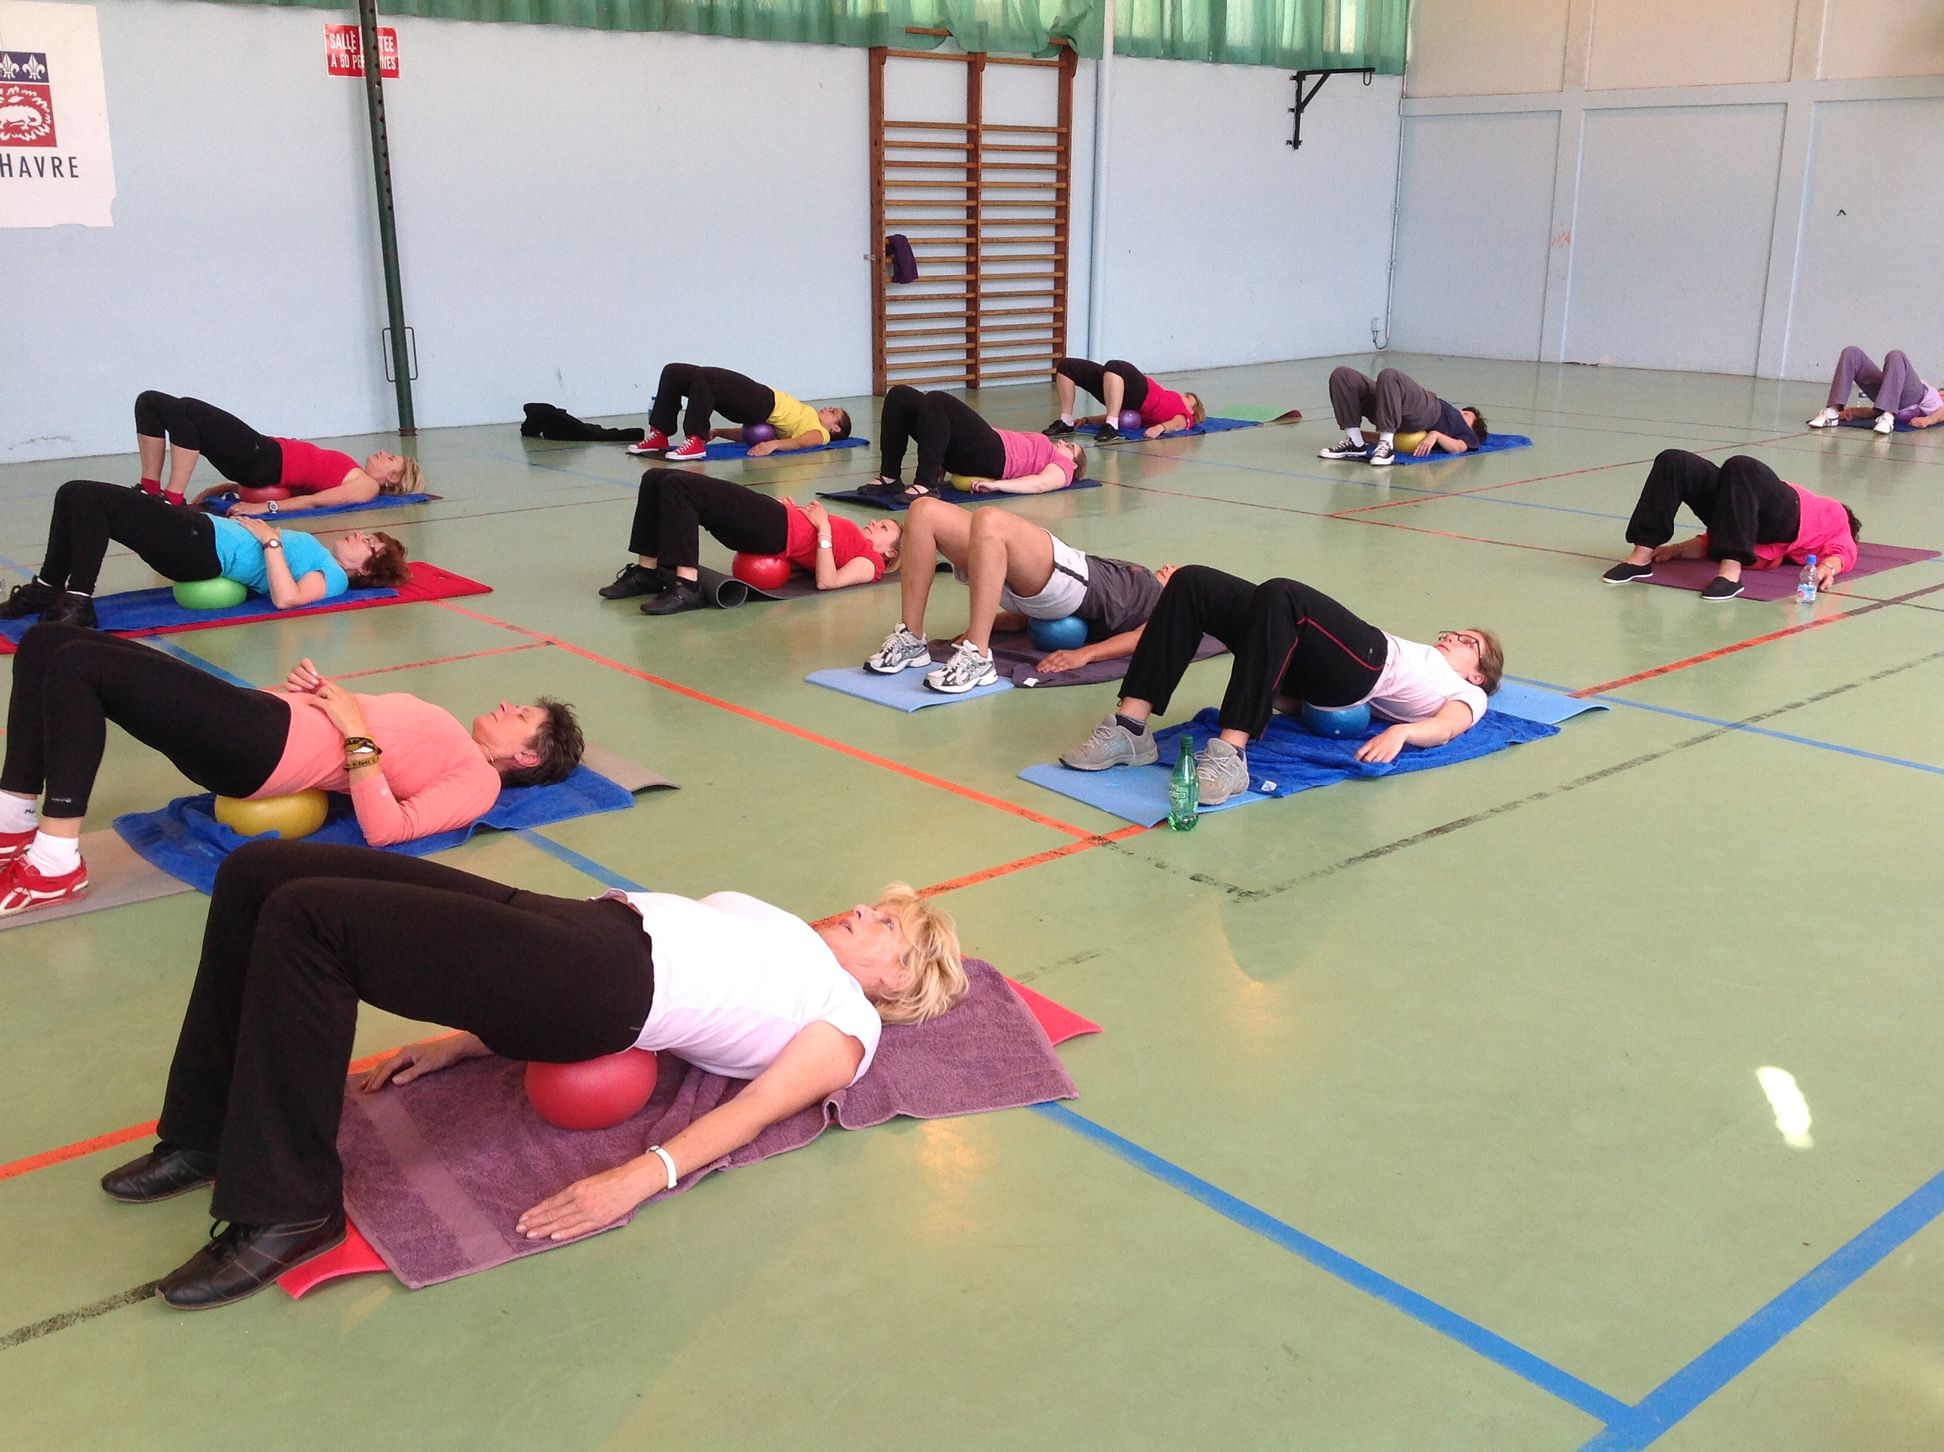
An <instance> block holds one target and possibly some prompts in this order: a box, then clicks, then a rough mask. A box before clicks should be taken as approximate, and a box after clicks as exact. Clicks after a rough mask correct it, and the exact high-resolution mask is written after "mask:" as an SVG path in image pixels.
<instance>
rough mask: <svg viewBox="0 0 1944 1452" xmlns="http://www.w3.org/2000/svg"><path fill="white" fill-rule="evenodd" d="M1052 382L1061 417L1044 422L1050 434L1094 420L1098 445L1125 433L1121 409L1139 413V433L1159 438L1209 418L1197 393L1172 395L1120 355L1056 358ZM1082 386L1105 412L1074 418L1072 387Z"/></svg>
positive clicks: (1050, 435) (1173, 393)
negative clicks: (1101, 358)
mask: <svg viewBox="0 0 1944 1452" xmlns="http://www.w3.org/2000/svg"><path fill="white" fill-rule="evenodd" d="M1053 386H1054V387H1055V388H1056V389H1058V390H1059V393H1060V416H1059V417H1058V418H1057V419H1055V420H1054V421H1053V422H1052V423H1050V424H1048V425H1047V426H1046V433H1047V436H1048V437H1049V438H1058V437H1060V436H1061V435H1062V434H1070V433H1072V432H1073V431H1074V429H1075V428H1077V427H1078V426H1079V425H1081V424H1096V425H1098V427H1097V428H1096V429H1095V430H1094V438H1095V440H1096V441H1097V442H1099V443H1103V444H1112V443H1118V442H1119V441H1120V440H1121V439H1124V438H1126V437H1127V435H1126V434H1124V433H1122V432H1121V431H1120V429H1119V428H1118V427H1116V425H1117V424H1118V423H1119V421H1120V416H1121V414H1122V413H1123V412H1126V411H1128V410H1132V411H1133V412H1135V413H1138V414H1139V415H1140V416H1141V437H1143V438H1148V439H1158V438H1160V437H1161V435H1163V434H1171V433H1175V432H1177V431H1179V430H1181V429H1191V428H1198V427H1200V426H1201V424H1202V423H1203V421H1205V420H1206V419H1207V418H1208V410H1207V409H1205V408H1203V407H1202V401H1201V395H1200V394H1198V393H1176V392H1175V391H1174V390H1173V389H1171V388H1163V387H1162V386H1161V384H1159V383H1158V382H1156V381H1155V380H1154V379H1152V378H1150V377H1148V375H1147V374H1145V373H1143V372H1142V371H1141V370H1140V369H1138V368H1136V367H1135V366H1134V365H1133V364H1132V363H1129V362H1128V361H1127V360H1126V359H1125V358H1109V359H1108V360H1107V361H1106V362H1105V363H1095V362H1093V361H1092V360H1091V359H1087V358H1061V359H1060V360H1058V361H1057V362H1056V363H1054V365H1053ZM1076 388H1084V389H1086V390H1087V392H1088V393H1090V394H1092V395H1093V396H1094V397H1095V398H1097V399H1099V400H1100V401H1101V403H1103V404H1104V405H1106V408H1107V412H1105V413H1104V414H1094V415H1092V416H1090V417H1087V418H1076V417H1075V416H1074V412H1073V399H1074V390H1075V389H1076Z"/></svg>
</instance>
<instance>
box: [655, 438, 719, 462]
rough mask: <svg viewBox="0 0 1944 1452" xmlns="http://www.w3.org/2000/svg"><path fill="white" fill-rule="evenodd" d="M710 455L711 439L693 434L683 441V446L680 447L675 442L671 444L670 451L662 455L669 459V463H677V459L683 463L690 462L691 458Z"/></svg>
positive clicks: (703, 457) (701, 457) (702, 457)
mask: <svg viewBox="0 0 1944 1452" xmlns="http://www.w3.org/2000/svg"><path fill="white" fill-rule="evenodd" d="M708 455H709V441H708V440H707V439H698V438H696V437H695V436H694V435H692V434H691V435H690V436H689V437H688V438H687V439H685V440H684V441H683V443H682V447H681V448H679V449H678V448H676V447H675V446H674V445H673V444H671V445H670V446H669V449H668V452H667V453H666V454H664V455H662V457H663V458H664V459H667V460H668V462H669V463H671V464H673V463H676V462H677V461H680V462H682V463H688V462H689V461H690V460H693V459H705V458H707V457H708Z"/></svg>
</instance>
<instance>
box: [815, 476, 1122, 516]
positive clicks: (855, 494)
mask: <svg viewBox="0 0 1944 1452" xmlns="http://www.w3.org/2000/svg"><path fill="white" fill-rule="evenodd" d="M1099 487H1100V481H1099V480H1098V479H1075V480H1074V481H1073V482H1072V483H1071V484H1069V485H1067V487H1066V488H1065V489H1048V490H1047V491H1045V493H1043V494H999V493H993V494H973V493H971V492H970V491H968V490H964V489H949V488H948V489H934V490H933V491H932V492H931V494H929V495H928V496H926V497H928V498H931V499H943V500H944V501H945V502H946V503H947V504H996V503H1001V502H1003V501H1005V500H1008V499H1044V498H1045V497H1046V496H1047V494H1066V493H1070V492H1071V491H1073V490H1075V489H1098V488H1099ZM817 498H819V499H841V500H843V501H844V502H845V503H846V504H866V505H869V506H870V507H871V508H872V509H889V510H891V511H893V512H894V513H895V512H896V511H898V510H901V509H909V508H911V501H910V500H909V499H907V498H905V497H904V496H903V495H902V494H866V493H865V492H864V491H863V490H861V489H830V490H822V489H820V490H818V491H817Z"/></svg>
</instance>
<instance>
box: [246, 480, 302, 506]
mask: <svg viewBox="0 0 1944 1452" xmlns="http://www.w3.org/2000/svg"><path fill="white" fill-rule="evenodd" d="M236 492H237V495H238V497H240V498H241V499H242V501H243V502H244V503H245V504H268V503H269V502H270V501H271V500H273V499H288V498H290V491H289V490H288V489H286V488H284V487H283V485H281V484H266V485H264V486H263V487H262V488H261V489H249V488H243V489H238V490H237V491H236Z"/></svg>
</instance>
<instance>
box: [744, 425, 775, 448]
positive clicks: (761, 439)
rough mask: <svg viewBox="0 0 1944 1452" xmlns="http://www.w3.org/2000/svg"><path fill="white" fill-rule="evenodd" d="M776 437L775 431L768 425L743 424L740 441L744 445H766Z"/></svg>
mask: <svg viewBox="0 0 1944 1452" xmlns="http://www.w3.org/2000/svg"><path fill="white" fill-rule="evenodd" d="M775 437H776V430H775V429H773V428H771V427H770V426H769V425H768V424H744V425H743V431H742V441H743V442H744V443H745V444H767V443H768V442H769V441H770V440H771V439H773V438H775Z"/></svg>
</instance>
